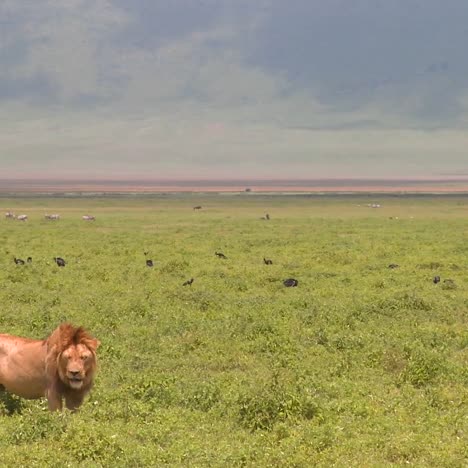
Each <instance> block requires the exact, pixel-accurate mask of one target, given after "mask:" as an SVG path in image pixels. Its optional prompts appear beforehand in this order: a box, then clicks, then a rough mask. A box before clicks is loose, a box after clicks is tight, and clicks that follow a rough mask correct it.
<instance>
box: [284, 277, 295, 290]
mask: <svg viewBox="0 0 468 468" xmlns="http://www.w3.org/2000/svg"><path fill="white" fill-rule="evenodd" d="M283 284H284V285H285V286H286V287H287V288H294V287H296V286H297V285H298V284H299V281H297V280H296V279H294V278H288V279H286V280H284V281H283Z"/></svg>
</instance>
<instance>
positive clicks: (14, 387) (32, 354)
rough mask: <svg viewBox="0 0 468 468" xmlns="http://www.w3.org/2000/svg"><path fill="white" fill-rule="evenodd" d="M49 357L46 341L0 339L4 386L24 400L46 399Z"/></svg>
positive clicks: (1, 372)
mask: <svg viewBox="0 0 468 468" xmlns="http://www.w3.org/2000/svg"><path fill="white" fill-rule="evenodd" d="M46 354H47V346H46V343H45V341H42V340H29V339H27V338H20V337H18V336H10V335H0V384H1V385H3V386H4V387H5V389H6V390H7V391H8V392H10V393H14V394H15V395H18V396H20V397H23V398H41V397H43V396H45V392H46V387H47V379H46V372H45V358H46Z"/></svg>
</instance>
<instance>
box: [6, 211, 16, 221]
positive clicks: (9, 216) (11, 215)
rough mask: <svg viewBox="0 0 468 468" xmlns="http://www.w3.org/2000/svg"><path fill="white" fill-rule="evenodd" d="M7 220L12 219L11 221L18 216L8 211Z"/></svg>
mask: <svg viewBox="0 0 468 468" xmlns="http://www.w3.org/2000/svg"><path fill="white" fill-rule="evenodd" d="M5 218H7V219H8V218H10V219H15V218H16V215H15V214H14V213H12V212H11V211H7V212H6V213H5Z"/></svg>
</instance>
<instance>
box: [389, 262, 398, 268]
mask: <svg viewBox="0 0 468 468" xmlns="http://www.w3.org/2000/svg"><path fill="white" fill-rule="evenodd" d="M388 268H400V265H397V264H396V263H390V265H388Z"/></svg>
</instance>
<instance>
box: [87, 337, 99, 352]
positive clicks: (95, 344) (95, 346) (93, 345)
mask: <svg viewBox="0 0 468 468" xmlns="http://www.w3.org/2000/svg"><path fill="white" fill-rule="evenodd" d="M100 345H101V342H100V341H99V340H97V339H96V338H93V339H92V340H89V347H90V348H91V349H92V350H93V351H96V349H98V348H99V346H100Z"/></svg>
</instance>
